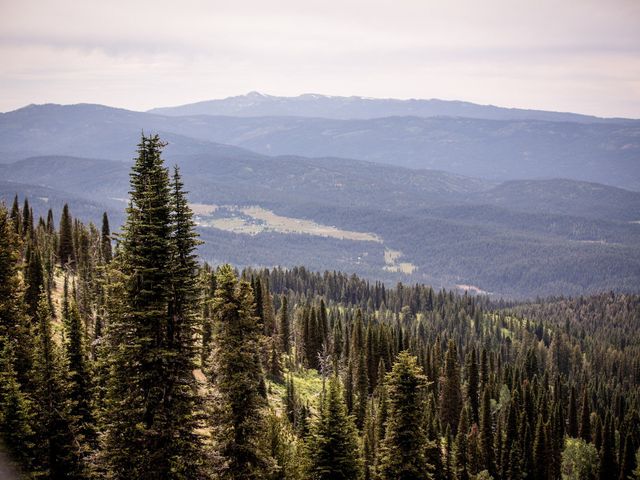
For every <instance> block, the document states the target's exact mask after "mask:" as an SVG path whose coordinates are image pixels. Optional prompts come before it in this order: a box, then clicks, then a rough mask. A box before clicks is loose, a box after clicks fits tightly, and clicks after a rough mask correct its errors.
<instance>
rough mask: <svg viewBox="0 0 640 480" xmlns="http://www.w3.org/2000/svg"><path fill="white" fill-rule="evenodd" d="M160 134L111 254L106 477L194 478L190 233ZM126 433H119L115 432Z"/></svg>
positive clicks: (147, 151)
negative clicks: (115, 291)
mask: <svg viewBox="0 0 640 480" xmlns="http://www.w3.org/2000/svg"><path fill="white" fill-rule="evenodd" d="M163 146H164V144H163V143H162V142H161V141H160V139H159V137H158V136H157V135H156V136H151V137H144V136H143V137H142V140H141V143H140V144H139V146H138V158H137V159H136V162H135V164H134V166H133V168H132V172H131V193H130V196H131V198H130V204H129V208H128V209H127V220H126V224H125V227H124V232H123V236H122V241H121V243H120V249H119V255H117V257H116V259H114V261H113V262H112V265H113V268H114V269H116V270H117V273H116V274H114V276H115V277H116V278H121V282H122V291H123V296H124V298H123V299H122V304H121V305H118V304H117V303H115V304H114V307H113V309H114V310H115V311H114V312H112V318H111V323H110V325H109V338H110V350H111V351H110V352H109V356H110V361H111V363H112V365H111V367H110V371H111V375H110V378H109V382H108V393H107V399H106V401H107V408H106V414H105V415H104V416H105V423H106V434H105V440H104V445H105V448H104V449H103V451H102V460H103V464H104V466H105V468H106V469H107V470H108V471H109V474H110V475H111V476H112V477H114V478H119V479H125V478H138V479H155V478H167V479H171V478H185V477H187V478H198V476H199V475H200V474H199V468H200V463H201V460H200V459H201V454H200V452H198V453H194V452H196V451H198V450H199V446H200V440H199V438H200V437H199V436H198V435H197V434H196V432H195V424H196V418H195V417H194V415H195V414H196V412H195V411H194V409H195V395H196V393H195V385H196V383H195V379H194V378H193V375H192V370H193V368H194V364H195V354H196V348H195V336H194V334H195V320H194V318H193V309H194V308H195V303H194V302H195V300H194V298H195V295H196V294H195V291H194V290H195V263H194V254H193V248H194V245H195V242H196V240H195V237H194V234H193V230H192V229H193V224H192V221H191V216H190V215H191V214H190V211H189V210H188V207H187V206H186V200H185V199H184V195H183V193H182V192H181V188H182V187H181V184H180V181H179V177H178V178H177V179H176V178H175V177H174V183H173V185H172V186H170V183H169V174H168V171H167V169H166V168H165V167H164V165H163V161H162V158H161V150H162V147H163ZM125 438H126V439H127V440H126V442H125V441H123V439H125Z"/></svg>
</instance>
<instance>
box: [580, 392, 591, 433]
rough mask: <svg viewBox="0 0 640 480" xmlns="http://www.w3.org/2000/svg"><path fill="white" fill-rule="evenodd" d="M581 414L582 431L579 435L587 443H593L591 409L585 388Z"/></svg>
mask: <svg viewBox="0 0 640 480" xmlns="http://www.w3.org/2000/svg"><path fill="white" fill-rule="evenodd" d="M581 412H582V413H581V414H580V431H579V433H578V435H579V436H580V438H582V439H583V440H584V441H585V442H590V441H591V409H590V408H589V397H588V396H587V389H586V387H585V389H584V391H583V392H582V410H581Z"/></svg>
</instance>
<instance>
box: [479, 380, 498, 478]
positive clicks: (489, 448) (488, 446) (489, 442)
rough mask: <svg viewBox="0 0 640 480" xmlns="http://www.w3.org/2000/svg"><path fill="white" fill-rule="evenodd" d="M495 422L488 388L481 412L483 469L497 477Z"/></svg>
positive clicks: (483, 398) (484, 394)
mask: <svg viewBox="0 0 640 480" xmlns="http://www.w3.org/2000/svg"><path fill="white" fill-rule="evenodd" d="M493 443H494V441H493V420H492V417H491V394H490V392H489V389H488V388H485V389H484V392H483V394H482V408H481V410H480V450H481V457H482V468H483V469H484V470H487V471H488V472H489V473H490V474H491V475H494V476H495V461H494V458H495V457H494V451H493Z"/></svg>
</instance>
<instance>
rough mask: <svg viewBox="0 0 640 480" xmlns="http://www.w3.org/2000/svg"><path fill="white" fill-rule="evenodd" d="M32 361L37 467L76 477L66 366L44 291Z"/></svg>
mask: <svg viewBox="0 0 640 480" xmlns="http://www.w3.org/2000/svg"><path fill="white" fill-rule="evenodd" d="M37 324H38V330H37V337H36V347H35V350H34V361H33V366H34V369H33V373H32V375H33V382H34V385H35V392H34V398H35V400H36V403H35V415H36V416H35V418H37V423H36V426H35V430H36V432H35V435H36V436H35V445H36V449H37V451H36V469H37V470H39V471H41V472H42V473H44V474H45V475H48V476H49V477H50V478H69V477H70V478H75V477H77V476H79V475H78V472H82V471H83V466H82V465H81V464H79V458H78V454H77V453H78V452H77V448H76V447H74V438H73V433H72V423H71V415H70V408H69V407H70V402H69V399H68V397H67V395H66V392H67V389H68V385H67V382H66V379H65V370H66V368H65V367H66V366H65V365H64V362H63V357H62V355H61V352H60V351H59V348H58V346H57V344H56V342H55V341H54V340H53V337H52V332H51V311H50V310H49V301H48V299H47V295H46V294H45V293H42V294H41V295H40V301H39V303H38V311H37Z"/></svg>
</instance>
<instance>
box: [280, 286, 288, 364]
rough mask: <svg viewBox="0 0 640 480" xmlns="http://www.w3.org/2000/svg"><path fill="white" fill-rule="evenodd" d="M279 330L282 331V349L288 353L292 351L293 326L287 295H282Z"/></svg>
mask: <svg viewBox="0 0 640 480" xmlns="http://www.w3.org/2000/svg"><path fill="white" fill-rule="evenodd" d="M278 330H279V332H280V341H281V342H282V351H283V352H284V353H286V354H287V355H288V354H289V353H291V328H290V326H289V312H288V304H287V297H286V295H282V301H281V305H280V312H279V315H278Z"/></svg>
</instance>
